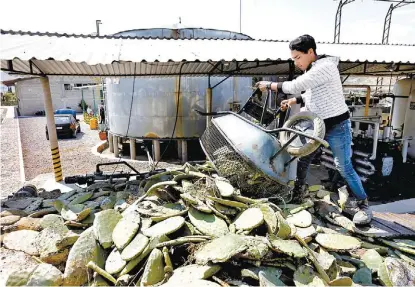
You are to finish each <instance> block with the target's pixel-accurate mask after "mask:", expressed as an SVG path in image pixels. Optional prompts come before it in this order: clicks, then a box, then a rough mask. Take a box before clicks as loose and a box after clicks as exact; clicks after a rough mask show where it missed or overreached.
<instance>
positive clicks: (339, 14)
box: [333, 0, 355, 43]
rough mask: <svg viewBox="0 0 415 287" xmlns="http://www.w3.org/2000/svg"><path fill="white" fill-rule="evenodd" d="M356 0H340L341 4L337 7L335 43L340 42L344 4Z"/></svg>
mask: <svg viewBox="0 0 415 287" xmlns="http://www.w3.org/2000/svg"><path fill="white" fill-rule="evenodd" d="M354 1H355V0H340V3H339V6H338V7H337V13H336V20H335V24H334V41H333V43H340V27H341V23H342V9H343V6H345V5H347V4H349V3H352V2H354Z"/></svg>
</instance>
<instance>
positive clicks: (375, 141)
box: [369, 122, 380, 160]
mask: <svg viewBox="0 0 415 287" xmlns="http://www.w3.org/2000/svg"><path fill="white" fill-rule="evenodd" d="M379 128H380V124H379V122H377V123H375V133H374V135H373V148H372V156H371V157H370V158H369V159H370V160H375V159H376V154H377V149H378V140H379Z"/></svg>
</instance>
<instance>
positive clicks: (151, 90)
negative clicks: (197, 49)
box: [106, 27, 252, 139]
mask: <svg viewBox="0 0 415 287" xmlns="http://www.w3.org/2000/svg"><path fill="white" fill-rule="evenodd" d="M115 35H117V36H133V37H134V36H135V37H146V38H147V37H148V38H167V39H172V38H173V39H178V38H185V39H250V37H249V36H247V35H244V34H240V33H236V32H230V31H222V30H213V29H202V28H178V27H174V28H172V29H169V28H163V29H158V28H157V29H137V30H130V31H124V32H119V33H116V34H115ZM201 44H202V43H201ZM223 79H224V78H223V77H211V85H212V86H214V85H215V84H216V83H218V82H220V81H221V80H223ZM133 81H134V79H133V78H122V79H107V80H106V102H107V103H106V104H107V114H108V123H109V129H110V132H111V133H113V134H115V135H119V136H128V137H135V138H152V139H156V138H159V139H161V138H170V137H171V135H172V131H173V127H174V122H175V116H176V108H177V84H178V77H168V78H166V77H162V78H154V77H137V78H136V79H135V85H134V95H133V96H132V93H133ZM251 85H252V78H251V77H230V78H228V79H227V80H225V81H224V82H223V83H221V84H220V85H218V86H217V87H215V88H214V89H213V93H212V94H213V96H212V102H213V103H212V105H213V111H223V110H229V108H230V103H231V102H240V103H244V102H245V101H246V100H247V99H248V97H249V96H250V94H251V92H252V90H251V89H250V88H249V87H250V86H251ZM180 86H181V89H180V100H179V109H178V111H179V112H178V120H177V126H176V129H175V134H174V135H173V137H174V138H197V137H199V136H200V135H202V133H203V131H204V130H205V126H206V118H205V117H200V116H198V115H197V114H196V113H195V112H194V111H193V110H194V109H200V110H206V109H205V94H206V88H207V87H208V78H207V77H181V85H180ZM131 100H132V101H133V103H132V109H131V120H130V127H129V129H128V135H127V134H126V133H127V127H128V122H129V116H130V107H131Z"/></svg>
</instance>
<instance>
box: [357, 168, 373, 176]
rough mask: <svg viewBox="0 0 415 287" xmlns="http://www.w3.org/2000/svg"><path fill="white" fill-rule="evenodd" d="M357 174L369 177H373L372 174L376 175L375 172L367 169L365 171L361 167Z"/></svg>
mask: <svg viewBox="0 0 415 287" xmlns="http://www.w3.org/2000/svg"><path fill="white" fill-rule="evenodd" d="M356 172H357V173H360V174H363V175H367V176H371V175H372V174H374V173H375V171H374V170H367V169H364V168H361V167H357V168H356Z"/></svg>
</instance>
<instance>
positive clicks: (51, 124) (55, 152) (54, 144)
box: [40, 77, 63, 182]
mask: <svg viewBox="0 0 415 287" xmlns="http://www.w3.org/2000/svg"><path fill="white" fill-rule="evenodd" d="M40 81H41V83H42V88H43V99H44V102H45V111H46V121H47V127H48V135H49V144H50V151H51V154H52V165H53V172H54V174H55V180H56V182H59V181H62V179H63V175H62V174H63V171H62V165H61V158H60V155H59V145H58V136H57V133H56V125H55V117H54V115H53V104H52V94H51V92H50V84H49V79H48V77H42V78H40Z"/></svg>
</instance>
